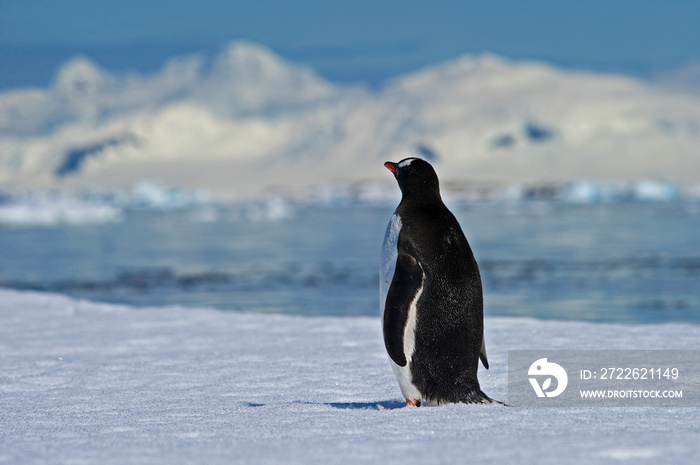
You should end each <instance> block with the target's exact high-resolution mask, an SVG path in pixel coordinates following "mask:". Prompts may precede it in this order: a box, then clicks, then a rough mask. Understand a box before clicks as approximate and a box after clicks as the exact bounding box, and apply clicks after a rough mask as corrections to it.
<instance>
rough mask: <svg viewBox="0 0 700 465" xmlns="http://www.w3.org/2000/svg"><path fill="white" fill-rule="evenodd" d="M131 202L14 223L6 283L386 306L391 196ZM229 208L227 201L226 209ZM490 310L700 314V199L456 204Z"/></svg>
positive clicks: (320, 305) (262, 304)
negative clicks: (99, 212) (91, 220)
mask: <svg viewBox="0 0 700 465" xmlns="http://www.w3.org/2000/svg"><path fill="white" fill-rule="evenodd" d="M208 208H209V210H207V211H206V212H205V213H204V214H202V212H199V211H193V210H181V211H170V212H162V211H138V210H134V211H127V212H125V214H124V219H123V221H121V222H118V223H107V224H100V225H78V226H71V225H55V226H21V227H19V226H7V225H0V287H9V288H16V289H29V290H38V291H47V292H58V293H63V294H68V295H71V296H75V297H79V298H85V299H91V300H98V301H107V302H118V303H127V304H132V305H137V306H145V305H171V304H174V305H183V306H197V307H201V306H205V307H215V308H219V309H222V310H229V311H245V312H262V313H287V314H301V315H344V316H354V315H368V316H375V315H378V266H379V252H380V249H381V242H382V238H383V235H384V230H385V228H386V223H387V221H388V219H389V217H390V216H391V214H392V211H393V207H392V206H389V205H382V206H380V205H349V206H348V205H346V206H342V207H339V208H330V207H324V206H308V205H307V206H302V205H296V206H294V205H292V206H286V207H285V211H284V214H283V215H276V216H272V217H259V218H256V217H251V216H250V215H248V216H246V215H242V214H241V213H240V209H238V208H236V207H208ZM212 209H215V210H212ZM452 209H453V211H454V213H455V214H456V216H457V218H458V219H459V220H460V222H461V224H462V227H463V229H464V231H465V233H466V235H467V238H468V239H469V241H470V243H471V245H472V249H473V250H474V254H475V255H476V258H477V261H478V263H479V265H480V268H481V272H482V278H483V281H484V292H485V313H486V315H505V316H529V317H536V318H547V319H562V320H572V319H574V320H590V321H615V322H665V321H686V322H693V323H700V206H698V204H697V202H695V203H692V202H680V201H679V202H661V203H625V202H619V203H611V204H594V205H571V204H564V203H557V202H524V203H516V204H508V203H476V204H474V203H472V204H469V203H465V204H460V205H456V206H452Z"/></svg>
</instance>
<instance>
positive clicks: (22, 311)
mask: <svg viewBox="0 0 700 465" xmlns="http://www.w3.org/2000/svg"><path fill="white" fill-rule="evenodd" d="M0 315H2V325H0V367H1V371H0V392H1V394H0V463H8V464H44V463H46V464H63V463H71V464H80V463H101V464H110V463H115V464H123V463H168V464H176V463H207V464H216V463H227V464H228V463H256V464H265V463H299V464H309V463H324V464H328V463H389V464H390V463H402V464H405V463H519V464H526V463H537V464H547V463H634V464H641V463H654V464H658V463H693V464H696V463H699V461H700V447H699V446H698V444H699V440H700V409H697V408H676V409H667V408H663V409H662V408H616V409H613V408H588V409H583V408H576V409H574V408H568V409H554V408H551V409H549V408H533V409H527V408H514V407H503V406H500V405H487V406H481V405H462V404H458V405H448V406H441V407H421V408H412V407H410V408H409V407H406V408H397V409H392V410H381V409H379V408H378V406H379V405H381V406H384V407H390V408H392V407H399V406H401V405H402V403H401V399H400V396H401V394H400V392H399V389H398V385H397V384H396V380H395V379H394V376H393V374H392V372H391V369H390V367H389V363H388V359H387V356H386V355H385V352H384V348H383V345H382V342H381V333H380V328H379V323H378V319H375V318H332V317H324V318H304V317H289V316H280V315H259V314H240V313H224V312H219V311H215V310H209V309H184V308H174V307H169V308H130V307H125V306H114V305H106V304H97V303H91V302H85V301H76V300H72V299H69V298H67V297H63V296H58V295H49V294H34V293H21V292H16V291H8V290H0ZM699 336H700V328H699V327H697V326H693V325H679V324H667V325H644V326H624V325H609V324H590V323H578V322H553V321H547V322H544V321H537V320H532V319H514V318H489V319H487V320H486V338H487V339H488V340H489V344H490V347H489V348H490V357H489V359H490V362H491V365H492V366H491V369H490V370H489V371H488V372H487V371H484V370H482V371H481V372H480V378H481V383H482V388H483V390H484V391H485V392H486V393H488V394H490V395H491V396H493V397H495V398H498V399H503V400H506V394H507V393H506V384H507V383H506V381H507V379H506V360H507V350H509V349H564V348H566V349H603V348H605V349H632V348H644V349H699V348H700V338H699Z"/></svg>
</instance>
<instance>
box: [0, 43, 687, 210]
mask: <svg viewBox="0 0 700 465" xmlns="http://www.w3.org/2000/svg"><path fill="white" fill-rule="evenodd" d="M412 154H420V155H422V156H424V157H426V158H428V159H431V160H432V161H433V162H434V163H435V164H436V166H437V169H438V171H439V173H440V175H441V176H442V177H443V178H444V179H445V180H446V181H460V182H476V183H482V184H484V183H501V184H507V183H530V182H550V181H555V182H556V181H566V180H573V179H581V178H585V179H591V180H597V181H603V182H614V181H631V180H636V179H641V178H657V179H667V180H670V181H673V182H678V183H681V184H688V185H692V184H696V183H700V97H698V96H693V95H692V94H689V93H688V94H684V93H674V92H670V91H664V90H660V88H658V87H652V86H651V85H647V84H645V83H644V82H642V81H639V80H635V79H633V78H628V77H622V76H616V75H603V74H593V73H584V72H570V71H563V70H560V69H556V68H554V67H552V66H549V65H546V64H543V63H539V62H526V61H520V62H514V61H510V60H507V59H504V58H501V57H497V56H494V55H489V54H484V55H480V56H464V57H461V58H458V59H456V60H453V61H450V62H447V63H444V64H440V65H437V66H433V67H429V68H426V69H424V70H420V71H418V72H415V73H411V74H408V75H405V76H402V77H400V78H398V79H396V80H394V81H392V82H389V83H387V84H386V85H385V86H384V87H383V88H382V89H381V90H378V91H371V90H369V89H366V88H364V87H362V86H344V85H337V84H333V83H330V82H328V81H326V80H324V79H323V78H321V77H320V76H318V75H317V74H315V73H314V72H313V71H312V70H310V69H308V68H306V67H303V66H299V65H296V64H293V63H289V62H286V61H284V60H283V59H281V58H280V57H279V56H277V55H275V54H274V53H273V52H272V51H270V50H269V49H267V48H265V47H263V46H260V45H257V44H253V43H248V42H234V43H232V44H230V45H229V46H227V47H226V48H225V49H224V50H223V51H222V52H221V53H220V54H219V55H218V56H216V57H214V58H213V59H207V58H205V57H202V56H188V57H178V58H174V59H172V60H170V61H168V62H167V63H166V64H165V65H164V66H163V68H162V69H161V70H160V71H159V72H157V73H154V74H152V75H139V74H122V75H115V74H112V73H109V72H107V71H105V70H103V69H101V68H100V67H99V66H97V65H96V64H95V63H94V62H92V61H91V60H90V59H89V58H86V57H77V58H74V59H73V60H71V61H69V62H68V63H66V64H65V65H64V66H63V67H62V68H61V69H59V70H58V72H57V74H56V77H55V80H54V82H53V83H52V85H51V86H49V87H48V88H46V89H18V90H13V91H9V92H5V93H3V94H0V187H5V188H27V189H35V188H68V189H72V188H80V187H99V188H102V189H114V188H126V187H129V186H132V185H133V184H135V183H136V182H138V181H139V180H142V179H156V180H159V181H161V182H163V183H165V184H167V185H171V186H176V187H182V188H188V189H192V188H202V187H204V188H207V189H208V190H209V191H210V192H211V193H212V194H213V195H214V196H215V197H219V198H240V197H245V196H249V195H252V194H254V193H256V192H259V191H260V190H262V189H266V188H270V187H273V186H289V187H291V188H295V187H301V186H310V185H328V184H332V183H336V182H342V183H349V182H354V181H359V180H367V179H381V178H385V177H386V176H384V174H385V173H384V172H383V168H382V162H384V161H385V160H388V159H398V158H402V157H404V156H408V155H412Z"/></svg>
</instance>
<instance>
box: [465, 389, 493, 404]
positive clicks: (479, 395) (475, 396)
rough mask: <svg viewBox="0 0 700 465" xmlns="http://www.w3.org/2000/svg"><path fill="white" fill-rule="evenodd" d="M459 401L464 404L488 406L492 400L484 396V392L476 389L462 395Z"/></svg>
mask: <svg viewBox="0 0 700 465" xmlns="http://www.w3.org/2000/svg"><path fill="white" fill-rule="evenodd" d="M460 401H461V402H464V403H465V404H490V403H491V402H493V401H494V400H493V399H492V398H490V397H489V396H487V395H486V394H484V391H482V390H481V389H478V388H477V389H474V390H472V391H469V392H467V393H466V394H464V395H463V396H462V398H461V399H460ZM496 402H498V401H496Z"/></svg>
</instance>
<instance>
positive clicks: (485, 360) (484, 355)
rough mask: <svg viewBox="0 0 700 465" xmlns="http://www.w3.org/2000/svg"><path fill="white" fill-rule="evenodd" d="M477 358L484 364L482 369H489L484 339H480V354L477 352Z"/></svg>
mask: <svg viewBox="0 0 700 465" xmlns="http://www.w3.org/2000/svg"><path fill="white" fill-rule="evenodd" d="M479 358H480V359H481V363H483V364H484V368H486V369H487V370H488V369H489V359H488V358H486V338H485V337H482V338H481V352H479Z"/></svg>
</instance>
